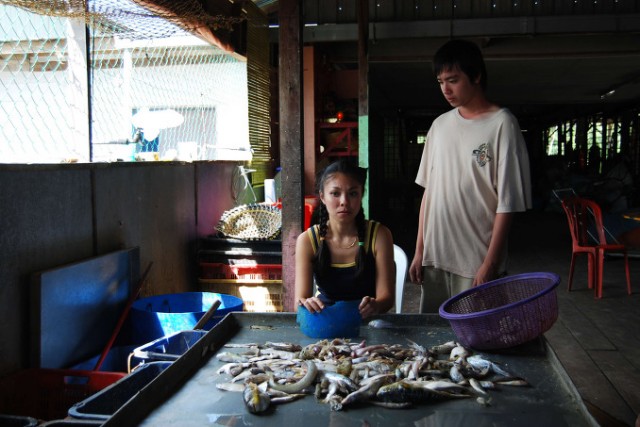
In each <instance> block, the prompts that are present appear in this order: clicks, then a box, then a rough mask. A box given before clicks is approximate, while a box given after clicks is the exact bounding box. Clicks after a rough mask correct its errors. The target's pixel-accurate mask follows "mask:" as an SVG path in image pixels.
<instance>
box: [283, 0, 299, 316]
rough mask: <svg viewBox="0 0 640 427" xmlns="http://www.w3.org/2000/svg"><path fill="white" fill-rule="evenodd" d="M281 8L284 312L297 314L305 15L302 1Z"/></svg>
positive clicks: (287, 2) (289, 0) (286, 1)
mask: <svg viewBox="0 0 640 427" xmlns="http://www.w3.org/2000/svg"><path fill="white" fill-rule="evenodd" d="M279 5H280V6H279V7H280V9H279V11H278V14H279V16H280V29H279V36H278V38H279V49H280V63H279V65H278V69H279V85H280V94H279V102H280V161H281V163H282V172H281V180H282V286H283V287H284V289H283V290H284V295H283V298H284V300H283V306H284V311H293V308H294V287H295V247H296V238H297V237H298V235H299V234H300V233H301V232H302V225H303V218H304V211H303V206H304V194H303V193H304V191H303V189H304V179H303V171H304V162H303V154H304V150H303V138H302V135H303V124H302V85H301V83H302V82H301V76H302V14H301V9H300V3H299V2H298V0H280V2H279Z"/></svg>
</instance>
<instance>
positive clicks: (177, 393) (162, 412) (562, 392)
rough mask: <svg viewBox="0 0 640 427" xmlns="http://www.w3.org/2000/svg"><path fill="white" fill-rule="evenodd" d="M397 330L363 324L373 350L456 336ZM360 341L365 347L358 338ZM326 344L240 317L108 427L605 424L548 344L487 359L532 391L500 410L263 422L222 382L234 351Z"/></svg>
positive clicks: (287, 317) (288, 412)
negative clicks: (246, 346) (225, 355)
mask: <svg viewBox="0 0 640 427" xmlns="http://www.w3.org/2000/svg"><path fill="white" fill-rule="evenodd" d="M380 318H382V319H384V320H387V321H389V322H391V323H393V324H394V327H393V328H389V329H374V328H370V327H369V326H367V324H366V323H363V325H362V327H361V333H360V337H359V338H358V340H366V341H367V343H369V344H375V343H386V344H396V343H397V344H403V345H406V344H408V342H407V338H408V339H411V340H412V341H415V342H417V343H419V344H420V345H422V346H424V347H430V346H432V345H436V344H441V343H444V342H446V341H449V340H451V339H455V335H454V333H453V331H452V330H451V328H450V326H449V324H448V323H447V322H446V321H444V320H443V319H441V318H440V317H438V316H437V315H417V314H388V315H384V316H380ZM354 340H355V339H354ZM266 341H278V342H283V341H287V342H294V343H299V344H301V345H303V346H304V345H307V344H311V343H314V342H316V341H318V340H317V339H314V338H308V337H306V336H305V335H304V334H302V332H301V331H300V330H299V328H298V327H297V325H296V322H295V314H293V313H230V314H228V315H227V316H226V317H225V318H224V319H223V321H221V322H220V323H219V324H218V325H216V326H215V327H214V328H213V329H212V330H211V331H209V332H208V333H207V334H206V335H204V336H203V337H202V338H201V339H200V340H199V341H198V342H197V343H196V344H195V345H194V346H193V347H192V348H190V349H189V350H188V351H187V352H186V353H185V354H184V355H182V356H181V357H180V358H179V359H178V360H176V361H175V362H174V363H173V364H172V365H171V366H170V367H169V368H167V369H166V370H165V371H163V372H162V373H161V374H160V375H159V376H158V377H157V378H156V379H155V380H154V381H153V382H151V383H150V384H149V385H147V386H146V387H145V388H144V389H142V390H141V391H140V393H138V394H137V395H136V396H135V397H134V398H133V399H131V400H130V401H129V402H128V403H127V404H126V405H124V406H123V407H122V408H120V410H119V411H117V412H116V413H115V414H114V415H113V416H112V417H111V418H110V419H109V420H108V421H107V422H106V423H105V424H104V425H105V426H128V425H132V426H133V425H143V426H164V425H166V426H168V425H172V426H181V427H182V426H204V425H211V426H218V425H224V426H250V425H257V424H259V425H261V426H279V427H280V426H300V425H304V426H305V427H314V426H323V427H324V426H334V427H338V426H359V427H362V426H391V425H393V426H468V425H473V426H480V427H481V426H518V427H525V426H540V425H544V426H572V427H573V426H581V425H584V426H596V425H597V423H596V422H595V420H594V419H593V418H592V417H591V415H590V414H589V413H588V411H587V410H586V408H585V406H584V405H583V403H582V401H581V400H580V397H579V395H578V393H577V392H576V390H575V388H574V387H573V384H572V383H571V382H570V380H569V378H568V376H567V375H566V373H565V371H564V369H563V368H562V366H561V365H560V363H559V362H558V360H557V358H556V357H555V354H554V353H553V352H552V351H551V349H550V347H549V346H548V345H547V343H546V340H544V338H540V339H537V340H534V341H532V342H530V343H527V344H524V345H522V346H519V347H517V348H513V349H509V350H504V351H500V352H495V353H493V352H492V353H486V352H477V353H479V354H483V355H485V356H486V357H487V358H489V359H491V360H494V361H496V362H500V363H503V364H504V365H505V367H506V368H507V369H508V370H510V371H511V372H513V373H516V374H518V375H520V376H522V377H524V378H526V379H527V381H528V382H529V383H530V384H531V387H506V386H505V387H502V388H501V389H500V390H497V391H491V395H492V401H491V405H490V406H486V407H485V406H481V405H480V404H478V403H477V402H476V401H475V399H472V398H471V399H456V400H450V401H444V402H437V403H433V404H421V405H415V406H414V407H411V408H407V409H388V408H381V407H377V406H373V405H370V404H362V405H358V406H353V407H351V406H350V407H347V408H345V409H344V410H342V411H331V409H330V408H329V406H328V405H327V404H323V403H320V402H318V401H317V400H316V398H315V397H314V396H307V397H305V398H303V399H301V400H297V401H295V402H292V403H286V404H282V405H277V406H272V408H271V409H270V410H269V412H267V413H265V414H263V415H254V414H251V413H249V412H248V411H247V410H246V408H245V407H244V404H243V401H242V393H234V392H228V391H221V390H218V389H217V388H216V383H219V382H225V381H227V380H228V377H222V376H221V375H219V374H217V370H218V368H219V367H220V366H222V365H223V362H220V361H218V360H217V358H215V357H214V356H215V354H216V353H218V352H220V351H228V350H227V349H225V348H223V346H224V344H226V343H248V342H257V343H264V342H266Z"/></svg>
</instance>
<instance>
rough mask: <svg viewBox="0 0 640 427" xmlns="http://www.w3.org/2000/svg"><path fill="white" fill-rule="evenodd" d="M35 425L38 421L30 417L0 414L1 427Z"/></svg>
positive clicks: (29, 426) (27, 426) (28, 426)
mask: <svg viewBox="0 0 640 427" xmlns="http://www.w3.org/2000/svg"><path fill="white" fill-rule="evenodd" d="M37 425H38V420H36V419H35V418H32V417H19V416H17V415H2V414H0V426H2V427H34V426H37Z"/></svg>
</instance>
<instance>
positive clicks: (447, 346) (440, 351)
mask: <svg viewBox="0 0 640 427" xmlns="http://www.w3.org/2000/svg"><path fill="white" fill-rule="evenodd" d="M459 345H460V344H458V343H457V342H455V341H447V342H446V343H444V344H439V345H434V346H433V347H429V352H430V353H432V354H435V355H444V354H450V353H451V350H453V349H454V348H455V347H457V346H459Z"/></svg>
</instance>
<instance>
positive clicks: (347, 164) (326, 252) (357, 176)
mask: <svg viewBox="0 0 640 427" xmlns="http://www.w3.org/2000/svg"><path fill="white" fill-rule="evenodd" d="M336 173H343V174H345V175H347V176H348V177H350V178H352V179H354V180H356V181H357V182H358V184H360V185H361V186H362V193H363V194H364V187H365V184H366V182H367V170H366V169H365V168H361V167H359V166H358V165H356V164H355V163H354V162H353V161H350V160H347V159H341V160H338V161H336V162H334V163H331V164H330V165H329V166H327V167H326V168H325V169H324V170H323V171H322V173H321V174H320V178H319V179H318V180H316V182H317V184H316V185H317V193H318V194H320V193H321V192H322V191H324V184H325V183H326V182H327V180H328V179H330V178H331V177H333V176H334V175H335V174H336ZM355 220H356V226H357V228H358V243H359V244H358V254H357V255H356V278H359V277H360V275H361V274H362V272H363V270H364V260H365V255H366V254H365V250H364V244H363V243H364V240H365V232H366V230H365V227H366V221H365V217H364V211H363V210H362V207H360V211H359V212H358V214H357V215H356V218H355ZM328 223H329V213H328V212H327V207H326V206H325V205H324V203H322V202H320V206H319V207H318V228H319V231H320V233H319V234H320V244H319V246H318V252H317V253H316V256H315V259H314V262H313V272H314V273H315V275H316V276H317V277H322V276H323V275H324V274H325V273H326V272H327V271H329V267H330V265H331V251H330V249H329V246H328V245H327V244H326V241H325V239H324V237H325V236H326V235H327V229H328Z"/></svg>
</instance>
